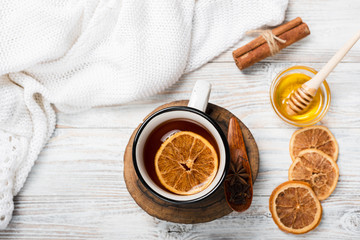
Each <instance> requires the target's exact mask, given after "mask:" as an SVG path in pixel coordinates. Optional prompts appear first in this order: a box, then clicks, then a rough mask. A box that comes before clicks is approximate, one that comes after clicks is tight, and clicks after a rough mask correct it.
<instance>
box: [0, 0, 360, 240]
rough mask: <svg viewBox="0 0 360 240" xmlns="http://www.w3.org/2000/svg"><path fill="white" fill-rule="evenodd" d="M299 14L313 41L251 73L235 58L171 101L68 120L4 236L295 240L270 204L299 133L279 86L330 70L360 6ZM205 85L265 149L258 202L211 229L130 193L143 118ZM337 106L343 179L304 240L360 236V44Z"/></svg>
mask: <svg viewBox="0 0 360 240" xmlns="http://www.w3.org/2000/svg"><path fill="white" fill-rule="evenodd" d="M297 16H300V17H302V18H303V20H304V21H305V22H306V23H308V25H309V27H310V30H311V35H310V36H308V37H307V38H306V39H304V40H302V41H300V42H299V43H296V44H294V45H293V46H291V47H289V48H287V49H284V50H283V51H281V53H280V54H278V55H277V56H275V57H272V58H268V59H266V60H264V61H262V62H261V63H258V64H256V65H254V66H253V67H251V68H249V69H247V70H246V71H243V72H240V71H239V70H238V69H237V68H236V66H235V64H234V62H233V59H232V56H231V52H232V50H234V49H235V48H236V47H239V46H241V45H243V44H244V42H247V41H249V38H247V39H244V41H242V42H240V43H239V44H238V45H237V46H235V47H234V48H233V49H230V50H229V51H227V52H225V53H224V54H222V55H221V56H219V57H218V58H216V59H215V60H213V61H212V62H210V63H208V64H206V65H205V66H204V67H202V68H201V69H199V70H197V71H195V72H193V73H191V74H188V75H186V76H183V77H182V78H181V80H180V81H179V82H178V83H176V84H175V85H174V86H172V87H171V88H170V89H167V90H166V91H165V92H163V93H162V94H159V95H157V96H153V97H151V98H149V99H146V100H144V101H139V102H136V103H131V104H128V105H126V106H117V107H106V108H98V109H93V110H90V111H87V112H85V113H81V114H75V115H65V114H61V113H60V114H58V123H57V129H56V131H55V133H54V136H53V137H52V139H51V140H50V142H49V143H48V144H47V145H46V147H45V148H44V150H43V151H42V152H41V154H40V157H39V159H38V160H37V162H36V164H35V166H34V167H33V169H32V172H31V173H30V175H29V178H28V180H27V182H26V184H25V186H24V188H23V189H22V191H21V192H20V194H19V195H18V196H17V197H15V211H14V217H13V219H12V221H11V223H10V225H9V226H8V228H7V229H6V230H4V231H1V232H0V237H1V238H10V239H18V238H19V239H20V238H23V239H30V238H31V239H33V238H39V239H50V238H51V239H53V238H54V239H55V238H56V239H63V238H69V239H70V238H71V239H91V238H104V239H109V238H116V239H138V238H141V239H240V238H245V239H253V238H259V239H272V238H274V239H285V238H286V239H292V238H299V236H293V235H289V234H285V233H283V232H282V231H280V230H279V229H278V228H277V227H276V225H275V224H274V222H273V221H272V219H271V215H270V212H269V210H268V199H269V195H270V194H271V192H272V190H273V189H274V188H275V187H276V186H277V185H278V184H280V183H282V182H284V181H286V180H287V170H288V167H289V166H290V163H291V159H290V156H289V151H288V145H289V139H290V136H291V134H292V133H293V132H294V131H295V129H296V128H295V127H292V126H289V125H286V124H285V123H284V122H282V121H281V120H280V119H278V118H277V116H276V115H275V114H274V112H273V110H272V108H271V106H270V102H269V92H268V91H269V85H270V82H271V80H272V79H273V78H274V76H275V75H276V74H277V73H278V72H279V71H280V70H282V69H284V68H286V67H290V66H292V65H296V64H300V65H306V66H310V67H313V68H315V69H320V68H321V66H323V65H324V63H325V62H326V61H327V60H328V59H329V58H330V57H331V55H332V54H333V53H334V52H335V51H336V50H337V49H338V48H339V47H340V46H341V45H342V44H343V43H345V41H346V40H347V39H348V38H350V37H351V36H352V35H353V33H355V31H356V30H359V28H360V1H359V0H347V1H345V0H344V1H338V0H326V1H325V0H316V1H315V0H302V1H295V0H292V1H290V5H289V8H288V11H287V16H286V19H287V20H291V19H293V18H295V17H297ZM198 79H205V80H208V81H210V82H211V83H212V85H213V90H212V94H211V98H210V101H211V102H212V103H215V104H217V105H220V106H223V107H225V108H228V109H229V110H230V111H232V112H233V113H234V114H235V115H237V116H238V117H239V118H240V119H241V120H242V121H243V122H244V123H245V124H246V125H247V126H248V127H249V128H250V130H251V131H252V133H253V135H254V137H255V139H256V141H257V143H258V146H259V150H260V159H261V162H260V171H259V175H258V179H257V181H256V183H255V186H254V200H253V203H252V206H251V208H250V209H249V210H248V211H246V212H245V213H242V214H239V213H231V214H230V215H228V216H226V217H223V218H221V219H218V220H215V221H212V222H209V223H204V224H193V225H186V224H174V223H170V222H165V221H161V220H158V219H155V218H153V217H151V216H149V215H147V214H146V213H145V212H144V211H143V210H142V209H140V208H139V207H138V206H137V205H136V203H135V202H134V201H133V199H132V198H131V196H130V195H129V193H128V192H127V189H126V186H125V182H124V178H123V159H122V158H123V154H124V149H125V146H126V144H127V141H128V139H129V137H130V134H131V133H132V131H133V130H134V128H135V127H136V126H137V125H138V123H140V121H141V120H142V118H143V117H144V116H145V115H146V114H147V113H148V112H150V111H151V110H152V109H154V108H155V107H157V106H158V105H161V104H164V103H166V102H169V101H172V100H179V99H186V98H188V97H189V95H190V92H191V89H192V87H193V85H194V83H195V81H196V80H198ZM328 82H329V84H330V88H331V92H332V102H331V107H330V110H329V112H328V114H327V115H326V116H325V118H324V119H323V121H322V124H323V125H325V126H327V127H329V128H330V130H331V131H332V132H333V133H334V134H335V136H336V138H337V140H338V142H339V146H340V155H339V160H338V164H339V168H340V179H339V183H338V185H337V188H336V190H335V191H334V193H333V194H332V195H331V197H329V198H328V199H326V200H325V201H323V202H322V206H323V209H324V212H323V218H322V221H321V224H320V225H319V226H318V228H316V229H315V230H314V231H312V232H310V233H308V234H306V235H302V236H300V238H311V239H313V238H320V239H329V238H330V239H335V238H338V239H354V238H358V239H359V238H360V157H359V156H360V147H359V145H360V43H358V44H357V45H356V46H355V47H354V48H353V49H352V51H351V52H350V53H349V54H348V55H347V57H345V59H344V60H343V62H342V63H341V64H340V65H339V66H338V67H337V68H336V69H335V71H334V72H333V73H332V74H331V75H330V76H329V77H328Z"/></svg>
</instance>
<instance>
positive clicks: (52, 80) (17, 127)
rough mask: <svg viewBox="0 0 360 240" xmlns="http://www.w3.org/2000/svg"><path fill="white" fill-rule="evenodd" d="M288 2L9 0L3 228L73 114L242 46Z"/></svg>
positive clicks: (0, 11) (135, 93) (144, 90)
mask: <svg viewBox="0 0 360 240" xmlns="http://www.w3.org/2000/svg"><path fill="white" fill-rule="evenodd" d="M286 7H287V0H197V1H195V0H183V1H180V0H122V1H120V0H78V1H75V0H26V1H23V0H2V1H1V4H0V20H1V24H0V96H1V99H0V187H1V188H0V228H1V229H4V228H5V227H6V226H7V224H8V223H9V221H10V219H11V216H12V211H13V209H14V205H13V200H12V199H13V196H15V195H16V194H17V193H18V192H19V191H20V189H21V188H22V186H23V185H24V182H25V180H26V178H27V176H28V173H29V172H30V170H31V167H32V166H33V164H34V162H35V160H36V159H37V157H38V154H39V153H40V151H41V149H42V148H43V147H44V145H45V144H46V142H47V141H48V140H49V138H50V136H51V135H52V133H53V131H54V128H55V123H56V117H55V112H54V109H53V107H54V106H55V107H56V108H57V109H58V110H59V111H62V112H66V113H71V112H77V111H81V110H85V109H89V108H91V107H95V106H105V105H113V104H123V103H126V102H129V101H132V100H135V99H140V98H145V97H147V96H150V95H153V94H156V93H158V92H160V91H162V90H164V89H165V88H167V87H169V86H170V85H172V84H174V83H175V82H176V81H177V80H178V79H179V78H180V76H181V75H182V74H184V73H187V72H190V71H193V70H195V69H196V68H199V67H200V66H202V65H203V64H205V63H206V62H208V61H210V60H211V59H213V58H214V57H215V56H217V55H219V54H220V53H221V52H223V51H224V50H226V49H227V48H229V47H231V46H232V45H233V44H235V43H236V42H237V41H239V39H240V38H241V37H243V36H244V34H245V32H246V31H248V30H251V29H257V28H260V27H265V26H273V25H277V24H280V23H281V22H282V21H283V19H284V13H285V10H286Z"/></svg>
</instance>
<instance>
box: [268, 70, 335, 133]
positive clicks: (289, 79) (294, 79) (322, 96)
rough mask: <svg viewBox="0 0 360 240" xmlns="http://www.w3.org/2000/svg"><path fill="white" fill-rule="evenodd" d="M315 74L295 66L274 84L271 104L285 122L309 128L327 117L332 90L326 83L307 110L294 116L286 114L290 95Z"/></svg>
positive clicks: (283, 73)
mask: <svg viewBox="0 0 360 240" xmlns="http://www.w3.org/2000/svg"><path fill="white" fill-rule="evenodd" d="M315 74H316V71H315V70H313V69H311V68H307V67H302V66H295V67H292V68H289V69H287V70H285V71H283V72H282V73H280V74H279V75H278V76H277V78H276V79H275V80H274V82H273V83H272V87H271V90H270V91H271V92H270V95H271V102H272V105H273V108H274V110H275V112H276V113H277V114H278V115H279V116H280V118H282V119H283V120H284V121H286V122H288V123H290V124H293V125H296V126H301V127H302V126H309V125H312V124H315V123H316V122H318V121H320V120H321V118H322V117H323V116H324V115H325V113H326V111H327V109H328V107H329V103H330V90H329V87H328V85H327V83H326V82H325V81H324V84H323V85H322V86H321V87H320V88H319V89H318V91H317V93H316V95H315V97H314V98H313V101H312V102H311V103H310V104H309V106H308V107H307V108H306V109H304V110H303V111H302V112H300V113H299V114H297V115H294V116H290V115H288V114H287V112H286V106H287V104H288V100H289V97H290V95H291V94H292V93H294V92H295V91H296V90H297V89H298V88H299V87H301V85H302V84H303V83H305V82H307V81H309V80H310V79H311V77H313V76H314V75H315Z"/></svg>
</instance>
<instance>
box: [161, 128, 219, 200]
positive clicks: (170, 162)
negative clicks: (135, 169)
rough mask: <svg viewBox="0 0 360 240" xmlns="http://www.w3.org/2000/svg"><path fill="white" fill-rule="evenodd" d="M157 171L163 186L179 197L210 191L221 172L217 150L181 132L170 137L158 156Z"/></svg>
mask: <svg viewBox="0 0 360 240" xmlns="http://www.w3.org/2000/svg"><path fill="white" fill-rule="evenodd" d="M155 170H156V175H157V176H158V178H159V180H160V182H161V184H162V185H163V186H164V187H165V188H166V189H168V190H169V191H171V192H173V193H176V194H179V195H190V194H195V193H198V192H200V191H202V190H204V189H205V188H207V187H208V186H209V185H210V183H211V182H212V181H213V179H214V178H215V175H216V172H217V170H218V157H217V153H216V151H215V148H214V147H213V146H212V145H211V144H210V143H209V142H208V141H207V140H206V139H205V138H203V137H202V136H200V135H198V134H196V133H193V132H189V131H181V132H177V133H175V134H174V135H172V136H171V137H169V138H168V139H167V140H166V141H165V142H164V143H163V144H162V145H161V147H160V148H159V150H158V152H157V153H156V156H155Z"/></svg>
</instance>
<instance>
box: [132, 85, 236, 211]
mask: <svg viewBox="0 0 360 240" xmlns="http://www.w3.org/2000/svg"><path fill="white" fill-rule="evenodd" d="M210 91H211V85H210V83H209V82H206V81H197V82H196V84H195V86H194V89H193V92H192V94H191V97H190V101H189V104H188V106H177V107H168V108H165V109H162V110H159V111H157V112H156V113H154V114H152V115H151V116H150V117H149V118H147V119H146V120H145V121H144V122H143V123H142V125H141V126H140V128H139V130H138V131H137V133H136V135H135V139H134V143H133V152H132V156H133V164H134V168H135V171H136V174H137V176H138V178H139V179H140V181H141V182H142V183H143V185H144V186H145V187H146V188H147V189H148V190H150V191H151V192H152V193H153V194H155V195H156V196H157V197H159V198H161V199H163V200H165V201H168V202H171V203H175V204H185V203H193V202H197V201H200V200H202V199H204V198H206V197H208V196H209V195H211V194H212V193H213V192H215V191H216V190H217V189H218V188H219V187H220V186H221V185H222V183H223V181H224V179H225V176H226V173H227V170H228V167H229V164H230V155H229V147H228V143H227V140H226V137H225V135H224V133H223V132H222V130H221V128H220V126H219V125H218V124H217V123H216V122H215V121H214V120H213V119H212V118H211V117H210V116H209V115H207V114H206V113H205V111H206V108H207V104H208V100H209V96H210ZM176 119H185V120H190V121H192V122H196V123H197V124H199V125H200V126H202V127H203V128H205V129H206V130H207V131H208V132H209V133H210V134H211V135H212V136H213V137H214V139H215V141H216V144H217V147H218V149H219V156H218V158H219V167H218V171H217V173H216V176H215V178H214V180H213V181H212V183H211V184H210V185H209V186H208V187H207V188H206V189H204V190H202V191H201V192H199V193H196V194H193V195H178V194H175V193H171V192H168V191H166V190H164V189H162V188H161V187H159V186H158V185H157V184H156V183H154V181H153V180H152V179H151V178H150V176H149V174H148V172H147V171H146V168H145V163H144V157H143V151H144V145H145V143H146V140H147V138H148V137H149V135H150V134H151V133H152V131H153V130H154V129H155V128H156V127H158V126H159V125H161V124H162V123H164V122H166V121H169V120H176Z"/></svg>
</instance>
